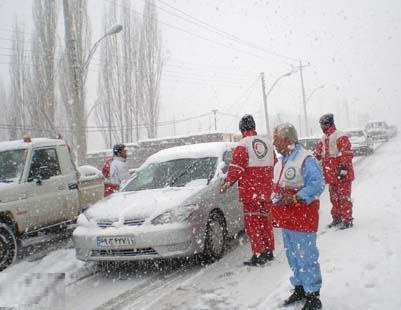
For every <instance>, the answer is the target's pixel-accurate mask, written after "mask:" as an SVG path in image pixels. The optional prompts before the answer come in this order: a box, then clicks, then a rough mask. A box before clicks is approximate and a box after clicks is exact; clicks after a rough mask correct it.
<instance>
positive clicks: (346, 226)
mask: <svg viewBox="0 0 401 310" xmlns="http://www.w3.org/2000/svg"><path fill="white" fill-rule="evenodd" d="M352 226H354V224H353V223H352V222H348V223H345V222H342V223H341V224H340V225H338V229H341V230H344V229H348V228H351V227H352Z"/></svg>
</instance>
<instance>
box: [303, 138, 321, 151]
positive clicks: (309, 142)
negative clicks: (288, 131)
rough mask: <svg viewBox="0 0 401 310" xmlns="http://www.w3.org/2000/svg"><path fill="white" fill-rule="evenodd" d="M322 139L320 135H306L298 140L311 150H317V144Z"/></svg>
mask: <svg viewBox="0 0 401 310" xmlns="http://www.w3.org/2000/svg"><path fill="white" fill-rule="evenodd" d="M321 140H322V138H320V137H304V138H300V139H298V142H299V143H300V144H302V146H303V147H304V148H305V149H307V150H310V151H314V150H316V146H317V144H318V143H319V142H320V141H321Z"/></svg>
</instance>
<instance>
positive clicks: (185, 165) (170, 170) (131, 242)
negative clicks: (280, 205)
mask: <svg viewBox="0 0 401 310" xmlns="http://www.w3.org/2000/svg"><path fill="white" fill-rule="evenodd" d="M234 147H235V144H234V143H230V142H215V143H202V144H193V145H186V146H180V147H174V148H170V149H165V150H162V151H160V152H158V153H156V154H154V155H152V156H150V157H149V158H148V159H147V160H146V162H145V163H144V164H143V165H142V166H141V167H140V168H139V169H138V170H137V171H136V173H135V176H134V177H133V178H132V179H131V180H130V181H129V182H127V183H126V185H125V186H124V187H123V188H122V190H121V191H120V192H118V193H115V194H113V195H111V196H109V197H107V198H105V199H103V200H102V201H100V202H98V203H96V204H95V205H93V206H92V207H90V208H89V209H88V210H87V211H86V212H85V213H83V214H81V215H80V216H79V218H78V227H77V228H76V230H75V231H74V233H73V240H74V245H75V248H76V256H77V258H78V259H81V260H85V261H87V260H92V261H115V260H119V261H122V260H145V259H154V258H167V257H187V256H192V255H194V254H198V253H204V254H206V255H207V257H208V258H211V259H218V258H220V257H221V256H222V255H223V253H224V248H225V243H226V238H227V237H230V236H233V235H235V234H236V233H238V232H239V231H241V230H243V214H242V206H241V205H240V203H239V202H238V193H237V188H236V186H233V187H232V188H230V189H229V191H228V192H227V193H225V194H221V193H220V192H219V190H220V185H221V183H222V179H223V178H224V173H225V171H226V170H227V168H228V164H229V162H230V160H231V152H232V150H233V148H234Z"/></svg>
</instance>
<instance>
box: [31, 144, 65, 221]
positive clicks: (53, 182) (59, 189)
mask: <svg viewBox="0 0 401 310" xmlns="http://www.w3.org/2000/svg"><path fill="white" fill-rule="evenodd" d="M28 182H34V183H35V184H36V186H35V188H34V196H33V199H32V200H33V201H32V209H34V210H33V211H34V212H35V215H36V217H37V221H36V222H37V224H39V225H40V226H42V227H43V226H49V225H52V224H55V223H58V222H60V221H62V220H63V219H64V218H65V204H66V192H67V190H68V186H67V184H66V181H65V177H64V176H63V175H62V173H61V168H60V162H59V158H58V155H57V150H56V147H47V148H38V149H33V151H32V157H31V163H30V169H29V175H28Z"/></svg>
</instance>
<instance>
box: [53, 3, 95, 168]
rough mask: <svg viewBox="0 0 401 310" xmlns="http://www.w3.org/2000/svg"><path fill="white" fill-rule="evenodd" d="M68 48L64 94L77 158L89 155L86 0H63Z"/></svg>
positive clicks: (88, 32)
mask: <svg viewBox="0 0 401 310" xmlns="http://www.w3.org/2000/svg"><path fill="white" fill-rule="evenodd" d="M63 13H64V28H65V36H64V39H65V52H64V56H65V58H64V60H63V61H62V65H63V74H64V77H63V79H62V80H61V83H62V87H61V91H60V94H61V98H62V101H63V103H64V106H65V110H66V113H67V122H68V127H69V130H70V132H71V137H72V139H71V140H72V142H73V145H75V146H76V149H75V151H76V155H77V160H78V162H79V163H80V162H82V161H83V160H84V158H85V156H86V150H87V145H86V143H87V140H86V114H85V87H84V85H85V80H86V75H87V71H86V70H84V68H85V67H86V64H85V62H86V60H87V51H88V46H89V44H88V43H89V41H90V29H89V23H88V13H87V1H86V0H63Z"/></svg>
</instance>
